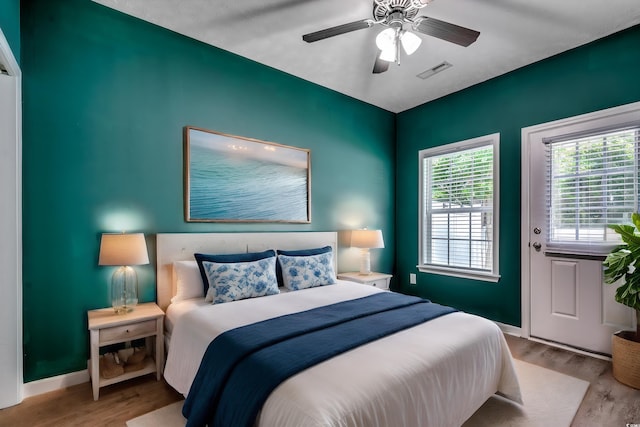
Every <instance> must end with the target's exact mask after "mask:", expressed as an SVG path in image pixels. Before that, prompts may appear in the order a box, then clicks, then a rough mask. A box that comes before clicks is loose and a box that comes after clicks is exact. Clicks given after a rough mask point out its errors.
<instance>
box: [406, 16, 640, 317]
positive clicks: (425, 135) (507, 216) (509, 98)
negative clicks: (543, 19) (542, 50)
mask: <svg viewBox="0 0 640 427" xmlns="http://www.w3.org/2000/svg"><path fill="white" fill-rule="evenodd" d="M639 46H640V26H636V27H633V28H631V29H629V30H626V31H623V32H620V33H617V34H614V35H612V36H610V37H607V38H604V39H601V40H598V41H596V42H593V43H591V44H588V45H585V46H582V47H579V48H576V49H574V50H571V51H568V52H566V53H563V54H560V55H557V56H555V57H552V58H549V59H547V60H544V61H541V62H538V63H535V64H532V65H530V66H527V67H524V68H521V69H519V70H516V71H513V72H511V73H508V74H506V75H503V76H501V77H498V78H495V79H493V80H489V81H487V82H485V83H482V84H479V85H476V86H473V87H471V88H469V89H466V90H463V91H460V92H457V93H455V94H452V95H449V96H447V97H444V98H440V99H438V100H435V101H432V102H429V103H427V104H424V105H422V106H419V107H416V108H414V109H411V110H408V111H405V112H403V113H400V114H398V116H397V129H398V130H397V137H396V138H397V139H396V145H397V148H396V197H397V203H396V236H397V242H396V277H395V279H396V280H397V281H398V286H399V287H400V288H401V289H402V290H403V291H404V292H406V293H411V294H417V295H420V296H423V297H427V298H430V299H432V300H434V301H437V302H440V303H444V304H450V305H454V306H456V307H458V308H459V309H462V310H465V311H468V312H471V313H476V314H480V315H483V316H486V317H488V318H490V319H493V320H496V321H500V322H504V323H507V324H511V325H515V326H520V323H521V319H520V317H521V310H520V271H521V269H520V255H521V251H520V226H521V220H520V218H521V212H520V195H521V192H520V183H521V178H520V173H521V168H520V161H521V160H520V156H521V149H520V145H521V129H522V128H523V127H527V126H532V125H536V124H539V123H544V122H549V121H553V120H557V119H561V118H565V117H571V116H575V115H579V114H583V113H588V112H592V111H597V110H601V109H605V108H609V107H614V106H617V105H622V104H627V103H630V102H635V101H638V100H640V83H639V82H640V80H639V77H638V76H639V75H640V74H639V70H640V49H639V48H638V47H639ZM446 76H447V73H446V72H444V73H442V74H439V75H437V76H436V77H434V78H435V79H440V78H441V79H446V78H447V77H446ZM494 132H499V133H500V274H501V275H502V278H501V279H500V281H499V282H498V283H490V282H482V281H476V280H470V279H458V278H452V277H447V276H441V275H435V274H427V273H419V272H417V269H416V265H417V264H418V215H419V214H418V168H417V165H418V151H419V150H421V149H423V148H429V147H434V146H438V145H442V144H447V143H451V142H456V141H461V140H466V139H469V138H473V137H477V136H482V135H487V134H491V133H494ZM409 273H417V285H416V286H411V285H409Z"/></svg>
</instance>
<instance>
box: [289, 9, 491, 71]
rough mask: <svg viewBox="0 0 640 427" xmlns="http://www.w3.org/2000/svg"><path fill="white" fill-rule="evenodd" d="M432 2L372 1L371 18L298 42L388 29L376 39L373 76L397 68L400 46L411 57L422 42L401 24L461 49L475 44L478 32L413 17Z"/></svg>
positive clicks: (310, 36)
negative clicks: (458, 46)
mask: <svg viewBox="0 0 640 427" xmlns="http://www.w3.org/2000/svg"><path fill="white" fill-rule="evenodd" d="M432 1H433V0H374V1H373V18H374V19H363V20H360V21H355V22H350V23H348V24H342V25H338V26H335V27H331V28H326V29H324V30H320V31H316V32H313V33H309V34H305V35H304V36H302V40H304V41H306V42H307V43H313V42H317V41H319V40H324V39H326V38H329V37H333V36H338V35H340V34H345V33H349V32H351V31H356V30H362V29H365V28H369V27H372V26H374V25H376V24H380V25H382V26H385V27H388V28H386V29H384V30H383V31H382V32H380V34H378V36H377V37H376V46H377V47H378V53H377V55H376V62H375V64H374V66H373V72H374V73H375V74H378V73H383V72H385V71H387V70H388V69H389V64H390V63H391V62H395V63H396V64H398V65H400V46H402V48H403V50H404V51H405V53H406V54H407V55H411V54H412V53H413V52H415V51H416V50H417V49H418V47H419V46H420V43H422V39H421V38H420V37H418V36H417V35H415V34H414V33H411V32H409V31H407V30H405V29H404V26H405V24H408V25H407V26H408V27H410V28H411V29H412V30H413V31H416V32H418V33H422V34H426V35H428V36H433V37H437V38H439V39H442V40H446V41H448V42H451V43H455V44H458V45H460V46H464V47H467V46H469V45H470V44H471V43H473V42H475V41H476V39H477V38H478V36H479V35H480V33H479V32H478V31H475V30H471V29H469V28H465V27H461V26H459V25H455V24H450V23H448V22H444V21H440V20H438V19H435V18H429V17H427V16H418V17H416V15H417V14H418V10H420V9H422V8H423V7H425V6H427V5H428V4H429V3H431V2H432Z"/></svg>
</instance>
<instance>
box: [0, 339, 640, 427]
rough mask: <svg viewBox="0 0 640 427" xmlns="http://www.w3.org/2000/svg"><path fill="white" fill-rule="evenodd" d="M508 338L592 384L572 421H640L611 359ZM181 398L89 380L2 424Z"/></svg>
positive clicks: (144, 408) (19, 409)
mask: <svg viewBox="0 0 640 427" xmlns="http://www.w3.org/2000/svg"><path fill="white" fill-rule="evenodd" d="M507 342H508V344H509V348H510V349H511V353H512V354H513V356H514V357H515V358H517V359H520V360H523V361H525V362H529V363H532V364H534V365H538V366H542V367H544V368H548V369H552V370H554V371H558V372H561V373H563V374H567V375H571V376H574V377H577V378H581V379H583V380H585V381H588V382H589V383H590V384H591V385H590V387H589V390H588V391H587V394H586V396H585V399H584V401H583V402H582V405H581V406H580V409H579V410H578V413H577V414H576V418H575V419H574V421H573V424H572V426H574V427H609V426H612V427H625V426H626V424H627V423H640V390H634V389H632V388H630V387H626V386H624V385H622V384H620V383H618V382H617V381H616V380H615V379H614V378H613V376H612V374H611V363H610V362H607V361H604V360H599V359H594V358H591V357H588V356H582V355H579V354H575V353H573V352H570V351H566V350H562V349H557V348H554V347H550V346H547V345H544V344H541V343H537V342H533V341H528V340H525V339H522V338H516V337H511V336H507ZM180 399H182V396H181V395H180V394H178V393H177V392H175V391H174V390H173V389H172V388H171V387H170V386H168V385H167V384H166V383H165V382H164V381H156V380H155V378H154V377H153V376H152V375H147V376H144V377H139V378H136V379H133V380H130V381H127V382H124V383H120V384H114V385H112V386H109V387H105V388H102V389H100V399H99V400H98V401H97V402H94V401H93V397H92V394H91V385H90V383H85V384H80V385H76V386H73V387H69V388H67V389H64V390H58V391H54V392H51V393H47V394H43V395H39V396H34V397H31V398H28V399H25V401H24V402H22V403H21V404H19V405H16V406H13V407H11V408H6V409H2V410H0V426H2V427H5V426H6V427H9V426H11V427H14V426H15V427H21V426H25V427H27V426H28V427H49V426H51V427H54V426H55V427H61V426H64V427H66V426H83V427H84V426H92V427H94V426H117V427H121V426H124V425H125V422H126V421H127V420H129V419H131V418H135V417H137V416H138V415H142V414H145V413H147V412H150V411H152V410H154V409H158V408H161V407H163V406H166V405H168V404H170V403H172V402H175V401H178V400H180ZM541 427H542V426H541ZM544 427H553V426H544Z"/></svg>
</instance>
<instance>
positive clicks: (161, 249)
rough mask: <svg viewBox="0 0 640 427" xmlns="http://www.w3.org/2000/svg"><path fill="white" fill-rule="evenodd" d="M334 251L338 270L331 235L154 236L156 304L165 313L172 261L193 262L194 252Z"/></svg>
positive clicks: (334, 240) (335, 255) (335, 239)
mask: <svg viewBox="0 0 640 427" xmlns="http://www.w3.org/2000/svg"><path fill="white" fill-rule="evenodd" d="M322 246H331V247H332V248H333V265H334V268H335V271H336V272H337V271H338V234H337V233H336V232H334V231H331V232H284V233H162V234H158V235H157V236H156V257H157V259H156V268H157V280H158V284H157V290H156V291H157V298H158V305H159V306H160V308H162V309H163V310H166V309H167V307H168V306H169V303H170V302H171V297H173V295H174V294H175V292H176V290H175V289H174V283H173V262H174V261H184V260H193V259H194V258H193V254H194V253H196V252H200V253H209V254H234V253H245V252H262V251H265V250H267V249H284V250H295V249H309V248H319V247H322Z"/></svg>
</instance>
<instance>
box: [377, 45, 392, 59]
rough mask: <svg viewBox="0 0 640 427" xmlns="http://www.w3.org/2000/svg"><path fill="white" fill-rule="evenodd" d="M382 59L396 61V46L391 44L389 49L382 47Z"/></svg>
mask: <svg viewBox="0 0 640 427" xmlns="http://www.w3.org/2000/svg"><path fill="white" fill-rule="evenodd" d="M380 59H381V60H383V61H387V62H396V47H395V45H394V46H391V47H389V48H388V49H382V52H380Z"/></svg>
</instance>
